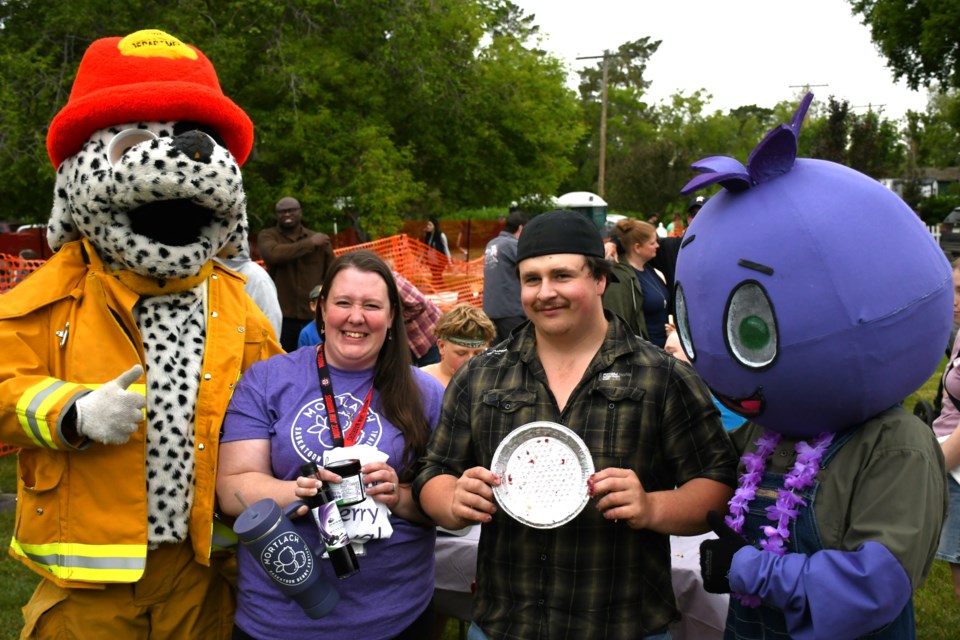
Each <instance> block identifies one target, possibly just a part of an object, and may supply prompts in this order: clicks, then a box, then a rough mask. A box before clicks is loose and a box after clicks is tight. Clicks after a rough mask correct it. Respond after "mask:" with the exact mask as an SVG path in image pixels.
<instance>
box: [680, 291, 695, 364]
mask: <svg viewBox="0 0 960 640" xmlns="http://www.w3.org/2000/svg"><path fill="white" fill-rule="evenodd" d="M676 305H677V332H678V333H679V334H680V345H681V346H682V347H683V350H684V351H685V352H686V354H687V357H688V358H689V359H690V362H693V361H694V360H695V359H696V352H694V350H693V338H692V337H690V321H689V318H688V317H687V298H686V296H684V295H683V287H682V286H680V283H679V282H678V283H677V291H676Z"/></svg>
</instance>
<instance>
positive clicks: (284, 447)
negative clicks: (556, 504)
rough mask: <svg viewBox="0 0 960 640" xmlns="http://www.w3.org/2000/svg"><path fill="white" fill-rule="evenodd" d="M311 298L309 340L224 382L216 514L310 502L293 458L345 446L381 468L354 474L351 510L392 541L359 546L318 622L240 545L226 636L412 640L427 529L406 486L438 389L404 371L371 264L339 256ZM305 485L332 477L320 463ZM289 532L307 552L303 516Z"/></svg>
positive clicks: (369, 256)
mask: <svg viewBox="0 0 960 640" xmlns="http://www.w3.org/2000/svg"><path fill="white" fill-rule="evenodd" d="M321 291H322V293H321V295H320V304H319V305H318V307H317V326H318V327H319V329H320V334H321V336H323V340H324V341H323V344H322V345H318V346H317V348H316V350H314V349H306V348H305V349H299V350H297V351H294V352H293V353H289V354H283V355H279V356H276V357H274V358H270V359H269V360H266V361H264V362H261V363H259V366H256V367H251V368H250V369H249V370H248V371H247V373H246V374H245V375H244V376H243V378H241V380H240V381H239V382H238V384H237V388H236V391H235V392H234V395H233V398H232V400H231V402H230V406H229V408H228V410H227V415H226V418H225V420H224V425H223V438H222V444H221V447H220V469H219V472H218V476H217V491H218V495H219V500H220V505H221V507H222V509H223V510H224V511H225V512H226V513H227V514H229V515H238V514H239V513H240V512H241V511H243V508H244V506H243V504H242V502H244V501H245V502H246V503H248V504H253V503H254V502H256V501H257V500H260V499H263V498H272V499H274V500H275V501H276V502H277V503H279V504H280V506H281V507H286V506H287V505H289V504H290V503H291V502H293V501H295V500H296V499H298V498H304V497H310V496H313V495H315V494H316V493H317V489H318V487H319V484H320V482H319V480H318V479H316V478H306V477H301V476H300V472H299V468H300V465H301V464H303V463H304V462H311V461H312V462H316V463H317V464H318V465H321V464H323V463H324V460H325V459H326V458H328V457H330V458H333V457H334V456H333V455H332V454H334V453H337V454H338V455H337V456H336V459H340V458H342V457H343V453H344V451H343V450H342V449H340V448H339V447H343V446H345V447H347V448H349V449H350V455H349V457H361V456H359V455H357V456H354V455H353V453H352V452H353V450H364V451H370V450H375V453H378V454H381V456H380V460H381V461H374V462H366V463H364V464H363V467H362V472H363V481H364V483H365V484H366V485H367V496H368V497H369V498H372V501H373V502H371V501H370V500H367V501H365V502H364V503H361V504H364V505H365V506H368V507H369V506H372V507H375V508H374V509H364V511H368V510H369V511H374V512H375V514H374V515H377V516H382V518H383V520H386V521H387V523H382V522H380V521H379V520H378V522H377V524H378V531H379V530H381V529H382V528H383V527H386V529H389V530H390V531H391V532H392V533H388V534H387V535H384V536H383V537H373V539H370V540H368V541H366V542H365V544H363V548H364V554H363V555H362V556H360V558H359V561H360V571H359V573H357V574H356V575H353V576H351V577H349V578H348V579H346V580H342V581H338V582H337V584H336V589H337V591H338V592H339V593H340V602H339V604H338V605H337V607H336V608H335V609H334V610H333V612H332V613H330V614H329V615H327V616H325V617H323V618H321V619H319V620H311V619H310V618H308V617H307V615H306V614H305V613H304V611H303V610H302V609H301V608H300V606H299V605H298V604H297V603H296V602H294V601H293V600H292V599H290V598H288V597H287V596H285V595H284V594H283V593H282V592H281V591H280V589H279V588H278V587H277V586H276V585H275V584H274V583H273V582H272V580H271V579H270V578H269V577H268V576H267V574H266V573H265V572H264V571H263V569H262V568H261V567H260V566H259V562H258V561H257V559H255V558H254V557H253V556H252V554H251V553H250V552H249V551H247V549H246V548H241V549H240V550H239V552H238V563H239V580H238V587H239V594H238V604H237V614H236V619H235V625H236V626H235V629H234V638H235V639H238V640H246V639H247V638H254V639H256V640H283V639H284V638H289V637H291V634H293V635H295V636H296V637H297V638H302V639H309V638H316V639H326V638H332V637H335V636H336V637H343V638H360V637H362V638H365V639H367V640H386V639H388V638H404V639H407V638H409V639H410V640H415V639H418V638H426V637H429V636H430V633H431V632H432V629H433V606H432V595H433V576H434V571H433V564H434V540H435V527H434V526H433V524H432V523H430V522H429V521H428V520H427V518H426V517H425V516H424V515H423V514H422V513H421V512H420V510H419V509H418V508H417V507H416V506H415V505H414V503H413V498H412V495H411V491H410V483H411V481H412V479H413V477H414V475H415V474H416V471H417V467H418V464H419V459H420V457H421V456H422V455H423V454H424V452H425V450H426V445H427V441H428V440H429V438H430V433H431V431H432V429H433V427H434V425H435V424H436V422H437V420H438V418H439V414H440V405H441V401H442V398H443V386H442V385H441V384H440V383H439V382H437V381H436V380H435V379H434V378H432V377H431V376H429V375H428V374H426V373H424V372H422V371H420V370H419V369H416V368H414V367H413V366H412V364H411V360H410V348H409V345H408V344H407V337H406V334H405V332H404V327H403V314H402V313H401V306H400V299H399V294H398V291H397V285H396V283H395V281H394V279H393V275H392V273H391V271H390V268H389V267H388V266H387V265H386V264H385V263H384V261H383V260H382V259H381V258H380V257H379V256H377V255H376V254H375V253H372V252H370V251H354V252H349V253H345V254H344V255H342V256H340V257H339V258H337V259H336V260H335V261H334V262H333V264H332V265H331V267H330V270H329V272H328V274H327V276H326V278H325V279H324V282H323V286H322V289H321ZM331 405H332V406H335V407H337V415H338V417H339V422H340V424H341V425H342V428H341V429H337V430H336V431H337V433H334V428H333V427H332V425H331V423H330V421H329V419H328V417H327V410H326V407H328V406H331ZM338 436H340V437H339V439H338ZM382 454H386V455H385V456H383V455H382ZM361 462H364V460H363V459H362V458H361ZM319 479H320V480H323V481H333V482H338V481H339V480H340V477H339V476H338V475H336V474H335V473H333V472H332V471H330V470H328V469H324V468H321V469H320V471H319ZM368 503H369V504H368ZM374 503H380V504H382V505H385V506H386V507H387V509H383V508H381V507H380V506H379V505H377V504H374ZM347 508H350V509H353V508H354V507H342V509H347ZM306 511H307V509H306V507H301V508H300V509H299V510H298V511H297V513H298V514H299V515H303V514H305V513H306ZM357 518H358V515H357V514H356V513H352V515H351V517H350V518H349V519H350V520H356V519H357ZM344 520H345V522H346V521H347V520H348V518H347V517H345V518H344ZM294 526H295V527H296V529H297V532H298V533H299V534H300V535H301V536H302V537H303V539H304V540H305V541H306V542H307V543H308V544H310V546H311V547H312V548H316V547H317V546H318V544H319V533H318V530H317V525H316V523H315V522H314V521H313V519H312V518H309V517H307V518H303V517H300V518H296V519H295V520H294ZM349 528H350V525H349V524H348V531H349ZM387 536H389V537H387ZM318 561H319V562H320V563H321V564H324V565H325V564H326V561H325V560H318ZM325 571H326V572H327V574H328V575H331V576H332V570H331V569H330V568H326V569H325ZM400 594H402V597H401V595H400Z"/></svg>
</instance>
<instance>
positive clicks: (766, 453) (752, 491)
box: [725, 431, 833, 607]
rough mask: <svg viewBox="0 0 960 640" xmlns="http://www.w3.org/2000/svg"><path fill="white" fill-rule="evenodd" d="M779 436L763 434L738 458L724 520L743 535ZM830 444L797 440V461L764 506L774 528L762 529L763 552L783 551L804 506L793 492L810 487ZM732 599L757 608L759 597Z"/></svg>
mask: <svg viewBox="0 0 960 640" xmlns="http://www.w3.org/2000/svg"><path fill="white" fill-rule="evenodd" d="M780 439H781V435H780V434H779V433H774V432H772V431H770V432H766V433H764V434H763V435H762V436H760V437H759V438H758V439H757V441H756V442H755V443H754V444H755V445H756V447H757V449H756V451H754V452H751V453H745V454H743V456H742V457H741V458H740V462H741V463H743V467H744V471H743V473H742V474H740V486H739V487H737V491H736V493H734V494H733V498H731V499H730V502H729V503H728V504H729V505H730V515H728V516H727V517H726V518H725V521H726V523H727V526H729V527H730V528H731V529H733V530H734V531H736V532H737V533H739V534H741V535H743V524H744V520H745V517H746V514H747V511H748V510H749V508H750V502H751V501H752V500H753V499H754V497H756V495H757V485H759V484H760V479H761V478H763V473H764V471H766V468H767V460H768V459H769V458H770V454H772V453H773V452H774V450H775V449H776V448H777V445H778V444H780ZM831 442H833V434H832V433H821V434H820V435H819V436H817V437H816V438H814V440H813V445H809V444H807V442H806V441H803V440H801V441H800V442H797V444H796V446H795V447H794V450H795V451H796V452H797V460H796V462H794V463H793V466H792V467H791V468H790V472H789V473H787V476H786V478H784V481H783V488H781V489H779V490H777V502H776V504H773V505H771V506H769V507H767V509H766V511H767V519H768V520H772V521H773V522H774V523H775V524H776V526H775V527H771V526H769V525H768V526H765V527H763V535H764V536H765V538H764V539H763V540H761V541H760V547H761V548H762V549H764V550H766V551H770V552H773V553H775V554H777V555H778V556H782V555H784V554H785V553H786V552H787V548H786V542H787V540H788V539H789V538H790V523H791V522H793V521H794V520H796V519H797V515H798V514H799V513H800V511H799V507H800V506H804V507H805V506H807V503H806V501H805V500H803V499H802V498H801V497H800V496H798V495H797V494H796V493H795V491H797V490H799V491H802V490H803V489H806V488H807V487H809V486H811V485H813V482H814V480H816V478H817V473H818V472H819V471H820V460H822V459H823V454H824V453H826V451H827V448H828V447H829V446H830V443H831ZM732 595H733V597H734V598H737V599H738V600H740V602H742V603H743V605H744V606H747V607H759V606H760V597H759V596H756V595H752V594H740V593H734V594H732Z"/></svg>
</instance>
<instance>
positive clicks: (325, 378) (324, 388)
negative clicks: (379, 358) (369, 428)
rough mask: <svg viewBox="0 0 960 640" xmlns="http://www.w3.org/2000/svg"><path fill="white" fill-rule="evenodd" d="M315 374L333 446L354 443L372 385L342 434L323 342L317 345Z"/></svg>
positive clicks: (365, 412) (368, 404)
mask: <svg viewBox="0 0 960 640" xmlns="http://www.w3.org/2000/svg"><path fill="white" fill-rule="evenodd" d="M317 376H318V377H319V378H320V391H321V392H322V393H323V406H324V407H325V408H326V410H327V424H329V425H330V433H331V435H333V446H335V447H351V446H353V445H355V444H356V443H357V438H359V437H360V431H361V430H362V429H363V423H364V422H366V421H367V412H368V411H369V409H370V398H372V397H373V385H370V391H367V399H366V400H364V401H363V406H362V407H360V410H359V411H357V414H356V415H355V416H354V417H353V422H352V423H350V429H349V430H348V431H347V435H346V436H344V435H343V429H341V428H340V416H339V415H338V414H337V402H336V399H335V398H334V395H333V383H332V382H331V381H330V370H329V369H328V368H327V361H326V360H325V359H324V357H323V344H319V345H317Z"/></svg>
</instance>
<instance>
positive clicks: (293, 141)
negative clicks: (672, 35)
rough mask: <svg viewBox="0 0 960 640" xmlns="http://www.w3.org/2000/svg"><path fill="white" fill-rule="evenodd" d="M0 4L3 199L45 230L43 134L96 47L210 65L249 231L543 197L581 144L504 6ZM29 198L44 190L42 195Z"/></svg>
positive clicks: (552, 62)
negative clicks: (246, 120)
mask: <svg viewBox="0 0 960 640" xmlns="http://www.w3.org/2000/svg"><path fill="white" fill-rule="evenodd" d="M51 8H52V7H48V6H47V4H46V3H36V2H29V3H28V2H7V3H2V4H0V20H2V22H3V29H2V30H0V113H2V114H3V119H2V120H0V157H3V158H5V159H6V160H7V162H5V163H3V165H0V167H2V168H0V176H2V177H3V179H2V180H0V198H2V200H3V201H4V203H5V204H6V205H8V206H9V207H10V208H11V209H13V210H15V211H16V212H17V215H16V217H18V218H25V219H29V220H37V221H40V220H45V219H46V217H47V212H48V211H49V206H50V205H49V201H50V196H49V194H51V193H52V184H53V172H52V171H51V170H50V165H49V161H48V160H47V159H46V156H45V154H44V139H43V138H44V135H45V128H46V126H47V124H48V123H49V122H50V120H51V119H52V117H53V115H54V114H55V113H56V112H57V111H58V110H59V109H60V108H61V107H62V106H63V104H64V103H65V102H66V100H67V96H68V94H69V91H70V87H71V85H72V81H73V76H74V74H75V72H76V68H77V65H78V64H79V61H80V58H81V56H82V55H83V52H84V51H85V50H86V47H87V46H88V45H89V44H90V42H92V41H93V40H94V39H96V38H98V37H103V36H108V35H111V36H112V35H126V34H128V33H131V32H133V31H135V30H137V29H141V28H144V27H145V26H149V27H156V28H161V29H164V30H166V31H168V32H169V33H171V34H173V35H174V36H176V37H178V38H180V39H182V40H183V41H185V42H189V43H191V44H196V45H197V46H198V47H199V48H201V49H202V50H203V51H204V53H206V54H207V56H208V57H209V58H210V59H211V60H212V61H213V62H214V64H215V66H216V68H217V73H218V75H219V78H220V83H221V86H223V87H224V90H225V93H226V94H227V95H229V96H230V97H231V98H232V99H233V100H234V101H235V102H237V103H238V104H239V105H241V106H242V107H243V108H244V109H245V110H246V111H247V113H248V114H249V115H250V117H251V119H252V120H253V121H254V123H255V125H256V141H255V146H254V149H253V152H252V154H251V156H250V158H249V160H248V161H247V163H246V165H245V166H244V167H243V171H244V179H245V186H246V191H247V196H248V200H249V207H248V208H249V214H250V218H251V221H252V227H253V228H254V229H257V228H259V227H261V226H263V225H264V224H267V223H270V222H272V219H273V216H272V215H271V213H270V212H271V211H272V209H273V204H274V203H275V202H276V200H277V199H278V198H280V197H281V196H283V195H295V196H296V197H297V198H298V199H299V200H300V201H301V203H302V204H303V205H304V213H305V222H306V223H307V224H308V225H311V226H315V227H319V228H329V226H330V224H331V223H332V218H333V215H334V212H335V206H334V205H335V203H336V202H338V201H342V200H344V199H348V200H349V201H350V202H351V203H352V205H353V207H354V208H355V213H356V214H357V215H359V216H360V217H361V219H362V220H363V224H364V225H365V226H366V227H367V230H368V231H370V232H372V233H373V234H374V235H380V234H388V233H392V232H393V231H395V230H396V229H398V228H399V226H400V224H401V222H402V220H403V219H404V218H405V217H409V216H420V215H423V214H426V213H439V212H442V211H447V210H450V209H452V208H458V207H460V206H464V205H470V206H478V205H502V203H504V202H508V201H510V200H511V199H516V198H517V197H519V196H520V195H522V194H525V193H531V192H543V193H550V194H552V193H555V192H556V190H557V189H558V187H559V185H560V182H561V181H562V180H563V178H564V177H565V176H566V175H567V174H569V173H571V172H572V171H573V166H572V164H571V162H570V159H569V150H570V149H571V148H572V147H573V146H574V144H575V143H576V140H577V139H578V138H579V137H580V136H581V135H582V131H583V125H582V124H581V119H580V115H579V110H578V106H577V101H576V97H575V96H574V94H573V92H571V91H570V90H569V89H568V88H567V87H566V86H565V76H564V70H563V68H562V66H561V64H560V63H559V61H558V60H557V59H556V58H554V57H552V56H550V55H548V54H546V53H544V52H543V51H540V50H538V49H537V48H535V47H534V46H532V45H530V43H529V42H528V39H530V38H532V37H534V36H535V35H536V32H537V28H536V25H534V24H533V23H532V19H531V17H530V16H525V15H523V12H522V11H521V10H520V9H519V8H518V7H517V6H516V5H514V4H513V3H511V2H509V1H508V0H406V1H404V2H390V1H388V0H376V1H372V2H369V1H366V0H297V1H293V0H287V1H282V2H276V1H269V0H231V1H226V2H216V3H214V2H208V1H203V0H181V1H179V2H175V3H174V2H136V1H134V2H129V3H122V4H121V5H117V4H116V3H109V4H108V3H107V2H105V1H103V0H78V1H76V2H72V3H69V5H66V6H62V7H58V8H57V11H51V10H50V9H51ZM38 194H40V195H38Z"/></svg>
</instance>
